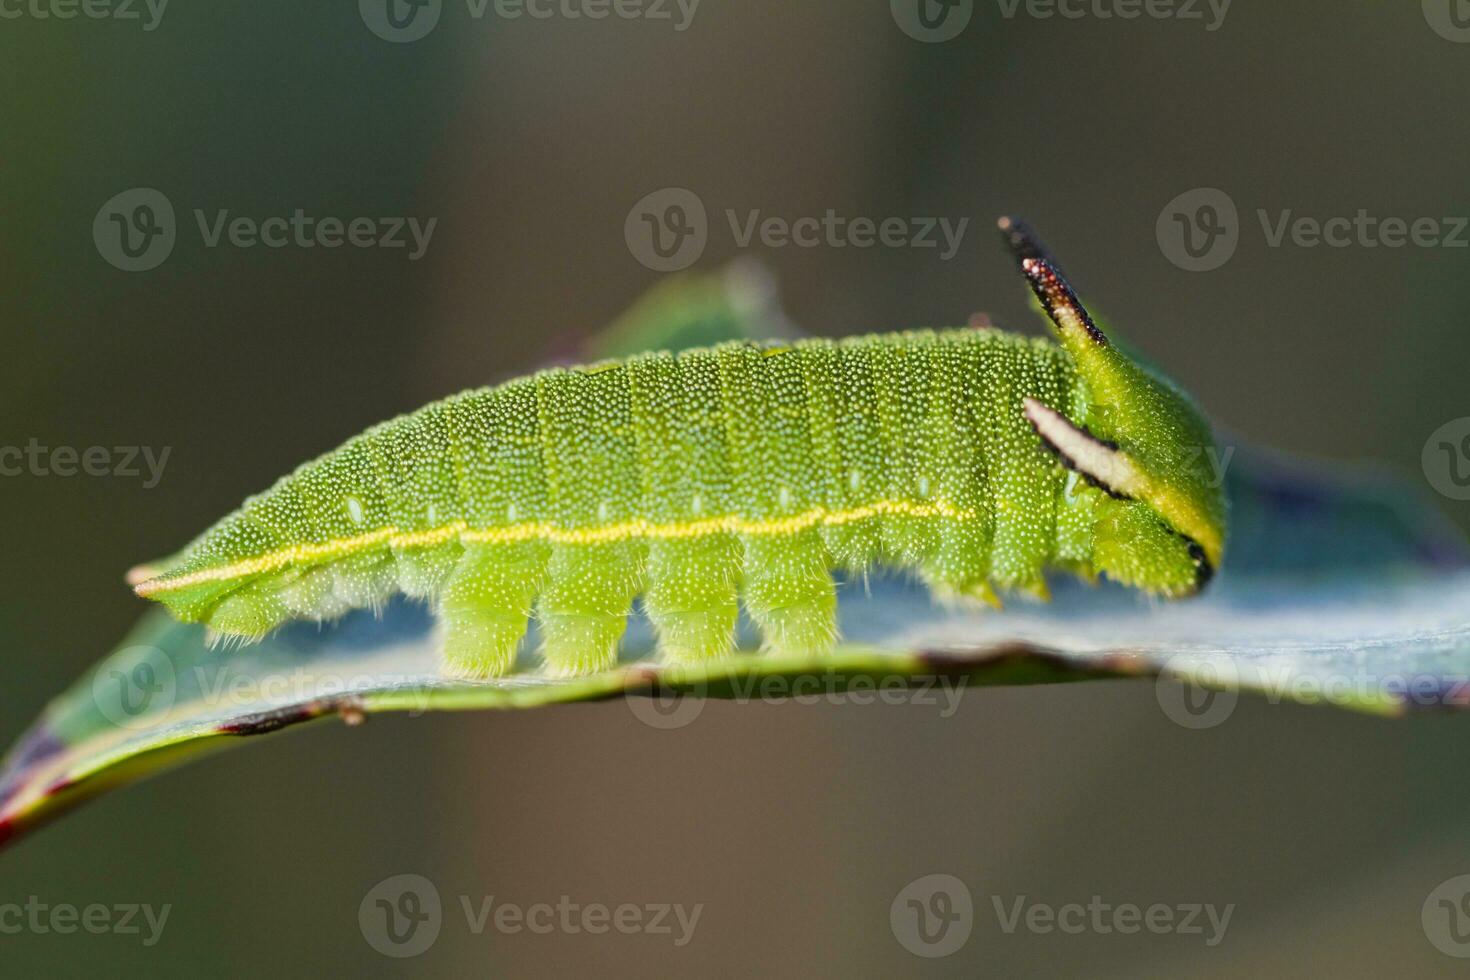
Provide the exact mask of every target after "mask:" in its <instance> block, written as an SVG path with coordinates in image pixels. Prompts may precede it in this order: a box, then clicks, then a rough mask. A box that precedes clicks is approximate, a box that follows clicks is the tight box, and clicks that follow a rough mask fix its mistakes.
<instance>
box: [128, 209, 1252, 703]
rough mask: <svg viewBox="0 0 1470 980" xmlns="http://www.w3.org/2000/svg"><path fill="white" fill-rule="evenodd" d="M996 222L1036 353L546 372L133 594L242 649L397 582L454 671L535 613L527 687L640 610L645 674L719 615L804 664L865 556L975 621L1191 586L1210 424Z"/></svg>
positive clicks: (337, 478) (1204, 523)
mask: <svg viewBox="0 0 1470 980" xmlns="http://www.w3.org/2000/svg"><path fill="white" fill-rule="evenodd" d="M1001 228H1002V231H1003V232H1004V234H1005V237H1006V240H1007V242H1008V243H1009V245H1010V247H1011V249H1012V251H1013V252H1014V254H1015V255H1016V257H1017V258H1018V260H1019V261H1020V264H1021V267H1022V271H1023V272H1024V274H1025V275H1026V277H1027V279H1028V280H1029V282H1030V284H1031V286H1032V288H1033V290H1034V292H1035V294H1036V297H1037V298H1038V300H1039V302H1040V305H1041V307H1042V309H1043V310H1044V311H1045V312H1046V314H1047V315H1048V316H1049V317H1050V319H1051V322H1052V325H1053V327H1054V330H1055V333H1056V337H1057V340H1058V341H1059V343H1052V342H1049V341H1044V340H1040V339H1027V338H1024V337H1020V336H1017V335H1013V334H1007V333H1002V332H1000V331H997V330H993V329H988V328H986V329H979V328H966V329H950V330H921V331H912V332H906V333H896V334H887V335H881V336H870V337H856V338H849V339H845V340H835V341H833V340H803V341H799V342H795V343H781V344H776V343H770V344H750V343H727V344H721V345H718V346H715V347H710V348H706V349H699V350H691V351H686V352H684V353H681V354H677V355H675V354H669V353H652V354H644V355H640V356H638V357H633V358H629V359H627V360H623V361H606V362H602V363H598V364H594V365H591V366H589V367H582V368H571V369H556V370H548V371H543V372H541V373H539V374H536V375H534V376H532V377H528V378H522V379H519V380H515V381H511V382H508V383H506V384H502V385H498V386H495V387H490V388H481V389H478V390H474V391H469V392H465V393H463V394H459V395H456V396H453V397H451V398H448V399H445V400H443V401H439V402H435V403H433V404H431V405H428V406H426V407H424V408H422V409H420V410H419V411H417V412H414V413H412V414H409V415H405V416H402V417H400V418H397V419H394V420H392V421H390V422H386V423H383V424H381V425H378V426H376V427H374V428H372V429H369V430H368V431H367V432H365V433H363V434H362V435H360V436H358V437H356V438H354V439H352V440H350V441H348V442H347V443H346V444H345V445H343V446H342V447H341V448H339V449H337V450H336V451H335V452H331V453H328V454H327V455H325V456H323V457H321V458H320V459H317V460H315V461H313V462H310V463H307V464H305V465H304V466H302V467H300V468H299V469H297V470H296V471H295V472H294V473H292V474H291V475H289V476H287V477H285V478H283V479H281V480H280V481H278V482H277V483H276V485H275V486H273V487H272V488H271V489H269V490H267V491H266V492H264V493H262V494H259V495H257V496H254V497H251V498H249V499H248V500H246V501H245V503H244V505H243V506H242V507H241V508H240V509H239V510H238V511H236V512H235V513H233V514H231V515H230V516H228V517H226V518H224V519H223V520H222V521H220V522H219V523H218V524H216V525H215V526H214V527H212V528H210V529H209V530H208V531H206V532H205V533H204V534H203V535H201V536H200V537H199V538H198V539H196V540H195V541H194V543H193V544H191V545H190V546H189V547H188V548H186V549H185V550H184V551H183V552H182V553H181V554H180V555H179V556H177V557H176V558H174V559H171V560H169V561H168V562H167V563H165V564H164V565H163V566H162V567H161V568H158V569H145V570H142V572H141V573H140V574H139V575H137V576H135V578H134V580H133V581H134V584H135V588H136V591H137V592H138V594H139V595H143V596H147V597H149V598H151V599H156V600H159V601H161V602H163V603H164V604H165V605H166V606H167V607H168V608H169V609H170V610H172V612H173V613H174V614H175V615H177V616H178V617H179V618H180V619H183V620H186V621H190V622H203V623H206V624H207V625H208V626H209V627H210V628H211V629H213V630H214V631H215V632H216V633H218V634H222V635H225V636H236V637H244V638H255V637H260V636H262V635H264V634H265V633H267V632H268V631H270V630H271V629H273V628H274V627H276V626H277V625H279V624H280V623H282V622H284V621H287V620H291V619H299V618H307V619H317V620H322V619H328V618H332V617H335V616H339V615H341V614H342V613H344V612H346V611H347V610H349V609H351V608H354V607H363V606H376V605H378V604H381V603H382V602H384V601H385V600H386V599H387V598H388V597H389V596H391V595H392V594H393V593H394V592H395V591H397V592H402V593H405V594H407V595H409V596H413V597H419V598H423V599H427V600H428V601H429V602H431V603H432V604H433V608H434V610H435V612H436V613H437V616H438V619H439V622H440V625H441V628H442V633H443V665H444V669H445V671H446V672H447V673H452V674H455V675H461V676H468V677H493V676H499V675H502V674H505V673H506V672H508V671H510V670H511V669H512V668H513V666H514V664H515V661H516V657H517V652H518V649H519V646H520V644H521V642H522V639H523V638H524V636H525V633H526V631H527V626H528V621H529V620H530V619H531V618H532V617H533V616H534V617H535V619H536V621H537V623H538V626H539V630H540V634H541V637H542V648H541V655H542V657H543V658H544V661H545V665H546V668H547V670H548V671H549V672H550V673H552V674H556V675H572V674H582V673H587V672H591V671H597V670H601V669H604V668H607V667H609V666H610V665H612V664H613V663H615V661H616V658H617V648H618V644H619V640H620V638H621V636H622V634H623V631H624V627H625V625H626V622H627V617H628V614H629V612H630V611H631V609H632V606H633V603H634V601H635V600H636V599H638V598H639V597H640V596H641V597H642V603H643V607H644V610H645V611H646V613H647V615H648V617H649V619H650V620H651V622H652V624H653V627H654V629H655V631H656V634H657V638H658V648H659V651H660V655H661V656H662V658H663V659H664V660H666V661H669V662H675V663H688V662H699V661H705V660H709V659H711V658H717V657H722V656H725V655H727V654H729V653H730V652H731V651H732V649H733V646H734V636H735V627H736V621H737V617H738V613H739V610H740V608H741V607H742V606H743V608H744V609H745V611H746V612H747V614H748V615H749V617H750V619H751V620H752V621H753V622H754V623H755V625H756V626H757V627H758V628H759V630H760V631H761V634H762V637H763V640H764V645H765V647H766V648H768V649H771V650H774V651H779V652H783V653H799V654H820V653H821V652H823V651H827V650H830V649H831V648H832V646H833V645H834V643H835V642H836V639H837V628H836V607H837V598H836V589H835V586H834V583H833V571H834V570H838V571H842V572H848V573H858V572H862V571H864V570H866V569H868V568H869V567H871V566H874V565H888V566H894V567H897V568H900V569H907V570H913V571H916V572H917V573H918V575H919V576H920V577H921V578H922V579H923V580H924V581H925V582H926V583H927V584H928V585H929V587H930V589H931V590H932V591H933V593H934V594H935V595H936V596H938V597H940V598H943V599H979V600H982V601H985V602H989V603H992V604H998V599H997V596H996V589H997V588H1000V589H1002V590H1009V591H1020V592H1025V593H1031V594H1036V595H1041V596H1044V595H1045V594H1046V583H1045V579H1044V577H1043V571H1044V570H1045V569H1047V568H1060V569H1066V570H1070V571H1072V572H1075V573H1077V574H1080V575H1083V576H1086V577H1089V578H1091V577H1093V576H1095V575H1096V574H1098V573H1102V574H1104V575H1107V576H1108V577H1110V578H1112V579H1115V580H1117V581H1119V582H1122V583H1124V584H1126V585H1129V586H1133V587H1136V588H1139V589H1143V590H1146V591H1148V592H1150V593H1154V594H1158V595H1163V596H1167V597H1177V596H1185V595H1189V594H1192V593H1194V592H1196V591H1198V590H1199V589H1200V588H1202V587H1203V586H1204V585H1205V583H1206V582H1207V581H1208V580H1209V578H1210V576H1211V575H1212V573H1213V571H1214V570H1215V569H1216V568H1217V567H1218V566H1219V564H1220V561H1221V557H1222V552H1223V549H1224V536H1225V503H1224V498H1223V493H1222V490H1221V489H1220V486H1219V480H1218V479H1216V478H1215V475H1214V474H1213V473H1212V472H1211V469H1210V467H1209V465H1208V464H1207V463H1206V456H1207V455H1209V454H1211V453H1212V450H1213V442H1212V439H1211V435H1210V429H1209V425H1208V423H1207V422H1206V421H1205V420H1204V418H1203V417H1202V416H1201V414H1200V413H1199V411H1198V410H1197V409H1196V408H1195V407H1194V406H1193V404H1192V403H1191V402H1190V400H1189V399H1188V398H1187V397H1186V396H1185V395H1184V394H1183V393H1181V392H1180V391H1179V390H1178V389H1177V388H1176V387H1175V386H1174V385H1173V384H1172V383H1171V382H1169V381H1168V380H1166V379H1165V378H1163V377H1161V376H1159V375H1158V374H1157V373H1155V372H1153V371H1152V370H1151V369H1149V368H1146V367H1144V366H1141V365H1139V364H1137V363H1135V362H1134V361H1133V360H1131V359H1130V358H1129V357H1127V356H1126V355H1125V354H1124V353H1122V352H1121V351H1120V350H1119V348H1118V347H1117V346H1116V345H1115V344H1114V343H1112V342H1111V341H1110V340H1109V338H1108V335H1107V334H1106V333H1105V332H1104V331H1103V330H1102V329H1101V328H1100V327H1099V326H1098V325H1097V324H1096V322H1094V320H1093V319H1092V318H1091V317H1090V316H1089V315H1088V313H1087V311H1086V310H1085V309H1084V308H1083V307H1082V305H1081V303H1080V302H1078V300H1077V298H1076V296H1075V294H1074V293H1073V291H1072V289H1071V287H1070V286H1069V285H1068V284H1067V282H1066V280H1065V279H1064V278H1063V277H1062V275H1061V273H1060V271H1059V270H1058V268H1057V266H1056V264H1055V263H1054V262H1053V261H1052V260H1051V259H1050V258H1048V257H1047V255H1046V254H1045V252H1044V251H1043V250H1042V248H1041V246H1040V245H1039V243H1038V242H1037V241H1036V240H1035V238H1034V237H1033V236H1032V235H1031V234H1030V233H1029V231H1028V230H1027V229H1026V228H1025V227H1024V226H1022V225H1021V224H1019V223H1018V222H1013V221H1009V220H1003V221H1002V222H1001ZM1211 458H1213V456H1212V455H1211Z"/></svg>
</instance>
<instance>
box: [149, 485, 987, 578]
mask: <svg viewBox="0 0 1470 980" xmlns="http://www.w3.org/2000/svg"><path fill="white" fill-rule="evenodd" d="M976 516H977V515H976V514H975V512H974V511H970V510H962V509H960V508H958V507H955V506H954V505H952V504H949V503H946V502H945V501H934V502H933V503H923V504H920V503H913V502H911V501H907V500H879V501H875V502H874V503H871V504H865V505H864V506H862V507H854V508H852V509H850V510H836V511H834V510H828V509H827V508H826V507H813V508H812V509H810V510H807V511H803V512H802V513H800V514H793V515H792V516H790V517H777V518H769V519H766V520H750V519H747V518H744V517H740V516H739V515H736V514H730V515H726V516H724V517H709V518H705V519H703V520H691V521H676V522H674V523H672V524H653V523H651V522H649V521H646V520H644V519H643V518H635V519H633V520H631V521H622V522H620V523H617V524H608V525H606V526H603V527H579V528H560V527H557V526H556V525H554V524H550V523H547V522H545V521H533V522H527V523H525V524H512V525H510V526H508V527H491V528H483V529H480V530H470V527H469V525H468V524H466V523H465V522H464V521H454V522H453V523H450V524H446V525H444V526H443V527H436V528H432V529H430V530H427V531H401V530H399V529H398V528H393V527H385V528H381V529H379V530H377V531H371V532H369V533H367V534H360V535H358V536H357V537H352V538H338V539H337V540H335V541H327V542H325V543H323V544H299V545H293V546H292V547H290V548H282V549H280V550H278V551H272V552H270V553H268V554H264V555H261V556H259V557H258V558H247V559H244V560H243V561H237V562H234V563H232V564H229V565H220V566H218V567H215V568H204V569H200V570H199V571H197V572H190V573H189V574H187V575H179V576H176V577H173V578H169V577H166V576H160V577H158V578H153V579H149V580H148V581H146V582H140V583H139V584H138V585H136V586H134V587H133V591H134V592H136V593H137V594H138V595H140V596H152V595H157V594H159V593H161V592H172V591H175V590H177V589H183V588H188V587H189V586H191V585H198V584H199V583H201V582H226V581H229V580H230V579H235V578H243V577H246V576H250V575H259V574H262V573H264V572H272V571H276V570H278V569H282V568H286V567H288V566H290V565H296V564H307V563H312V562H319V561H322V560H330V559H333V558H345V557H347V556H348V555H351V554H353V553H355V552H358V551H362V550H364V549H366V548H372V547H374V546H376V545H380V544H387V545H388V546H390V547H398V548H423V547H432V546H433V545H437V544H443V543H444V542H446V541H449V540H451V539H453V538H456V537H457V538H459V540H461V541H463V542H465V543H466V544H518V543H521V542H525V541H548V542H551V543H553V544H609V543H612V542H616V541H627V540H629V539H631V538H658V539H663V540H675V539H680V538H701V537H706V536H708V535H711V534H746V535H785V534H796V533H799V532H801V531H805V530H808V529H810V528H813V527H818V526H825V527H837V526H839V525H842V524H851V523H853V522H855V521H864V520H868V519H869V518H873V517H919V518H925V517H946V518H949V519H951V520H957V521H971V520H975V519H976Z"/></svg>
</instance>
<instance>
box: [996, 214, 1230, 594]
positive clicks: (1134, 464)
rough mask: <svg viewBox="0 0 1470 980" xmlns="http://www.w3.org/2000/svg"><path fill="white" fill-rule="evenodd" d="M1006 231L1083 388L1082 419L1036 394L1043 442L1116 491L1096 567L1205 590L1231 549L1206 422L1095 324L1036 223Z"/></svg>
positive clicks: (1179, 590) (1033, 412)
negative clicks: (1035, 232)
mask: <svg viewBox="0 0 1470 980" xmlns="http://www.w3.org/2000/svg"><path fill="white" fill-rule="evenodd" d="M1001 231H1002V232H1003V233H1004V234H1005V236H1006V240H1007V242H1008V244H1009V245H1010V246H1011V249H1012V251H1013V252H1014V254H1015V255H1016V257H1017V258H1018V259H1019V260H1020V263H1021V270H1022V272H1023V273H1024V274H1025V276H1026V278H1027V280H1028V281H1029V282H1030V284H1031V288H1032V290H1033V291H1034V292H1035V294H1036V299H1037V301H1038V303H1039V304H1040V306H1041V309H1042V310H1043V311H1044V312H1045V313H1046V315H1047V317H1048V318H1049V319H1050V320H1051V323H1052V327H1053V330H1054V331H1055V333H1056V335H1057V338H1058V340H1059V341H1060V342H1061V345H1062V347H1063V348H1064V349H1065V350H1066V351H1067V353H1068V354H1070V355H1071V357H1072V360H1073V363H1074V364H1075V365H1076V369H1077V374H1078V376H1079V378H1080V379H1081V381H1082V385H1083V387H1084V388H1085V391H1086V408H1085V414H1079V416H1078V417H1077V418H1068V417H1066V416H1065V415H1063V414H1062V413H1060V412H1058V411H1056V410H1054V409H1052V408H1049V407H1048V406H1046V405H1043V404H1042V403H1041V402H1039V401H1036V400H1034V399H1028V400H1027V401H1026V404H1025V412H1026V417H1027V419H1028V420H1029V421H1030V423H1031V426H1032V428H1034V429H1035V430H1036V433H1037V435H1038V436H1040V438H1041V441H1042V443H1043V444H1044V445H1045V446H1046V447H1047V448H1048V449H1049V450H1051V451H1052V452H1053V453H1055V454H1056V456H1057V457H1058V458H1059V459H1060V460H1061V461H1062V462H1063V464H1064V465H1066V466H1067V467H1068V468H1069V469H1072V470H1074V471H1076V472H1077V473H1078V474H1080V475H1081V476H1082V477H1083V479H1085V480H1087V482H1089V483H1091V484H1092V485H1093V486H1095V487H1097V488H1099V489H1100V490H1102V491H1103V492H1104V493H1106V494H1107V499H1106V500H1105V501H1104V502H1102V503H1101V504H1100V509H1099V520H1098V524H1097V536H1096V541H1095V545H1094V564H1095V565H1096V566H1097V568H1098V570H1100V571H1102V572H1105V573H1107V574H1108V575H1109V577H1111V578H1113V579H1116V580H1118V581H1121V582H1123V583H1124V584H1126V585H1131V586H1135V587H1139V588H1145V589H1149V590H1152V591H1157V592H1162V593H1164V594H1168V595H1185V594H1189V593H1193V592H1196V591H1198V590H1199V589H1200V588H1202V587H1203V586H1204V585H1205V584H1206V583H1207V582H1208V581H1209V580H1210V577H1211V576H1212V575H1213V574H1214V571H1215V569H1217V568H1218V567H1219V566H1220V561H1221V559H1222V557H1223V556H1224V550H1225V511H1226V505H1225V490H1224V486H1223V480H1222V479H1221V477H1222V475H1223V474H1222V471H1221V464H1222V460H1221V458H1220V456H1219V454H1218V451H1217V450H1216V447H1215V442H1214V438H1213V436H1212V435H1211V432H1210V425H1209V422H1208V421H1206V419H1205V417H1204V415H1203V414H1202V413H1201V412H1200V410H1199V408H1198V407H1197V406H1196V405H1195V404H1194V403H1193V402H1192V401H1191V400H1190V398H1189V397H1188V396H1187V395H1185V394H1184V392H1183V391H1181V390H1180V389H1179V388H1178V386H1176V385H1175V384H1174V383H1173V382H1172V381H1170V380H1169V379H1168V378H1167V377H1165V376H1164V375H1163V374H1161V373H1159V372H1158V371H1156V370H1155V369H1153V368H1152V367H1150V366H1148V365H1147V364H1145V363H1141V362H1140V361H1138V360H1135V359H1134V358H1132V357H1130V356H1129V355H1128V354H1127V353H1126V352H1125V351H1124V350H1123V349H1121V348H1120V347H1119V345H1118V344H1117V343H1115V342H1114V340H1113V339H1112V338H1111V337H1110V336H1109V335H1108V333H1107V332H1105V331H1104V330H1103V329H1102V328H1101V327H1099V326H1098V324H1097V323H1096V322H1095V321H1094V320H1093V318H1092V317H1091V316H1090V315H1089V314H1088V312H1087V310H1086V309H1085V308H1084V307H1083V305H1082V303H1081V302H1080V301H1078V299H1077V296H1076V294H1075V293H1074V292H1073V291H1072V287H1071V286H1070V285H1069V284H1068V282H1067V280H1066V278H1065V277H1064V276H1063V275H1062V272H1061V270H1060V269H1059V268H1058V267H1057V264H1056V262H1055V261H1053V260H1052V259H1051V258H1050V256H1048V255H1047V254H1046V252H1045V250H1044V249H1042V247H1041V246H1040V244H1039V243H1038V242H1037V240H1036V239H1035V237H1034V236H1033V235H1032V234H1031V233H1030V231H1029V229H1027V228H1026V227H1025V226H1024V225H1022V224H1020V223H1019V222H1016V221H1013V220H1010V219H1002V221H1001Z"/></svg>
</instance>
